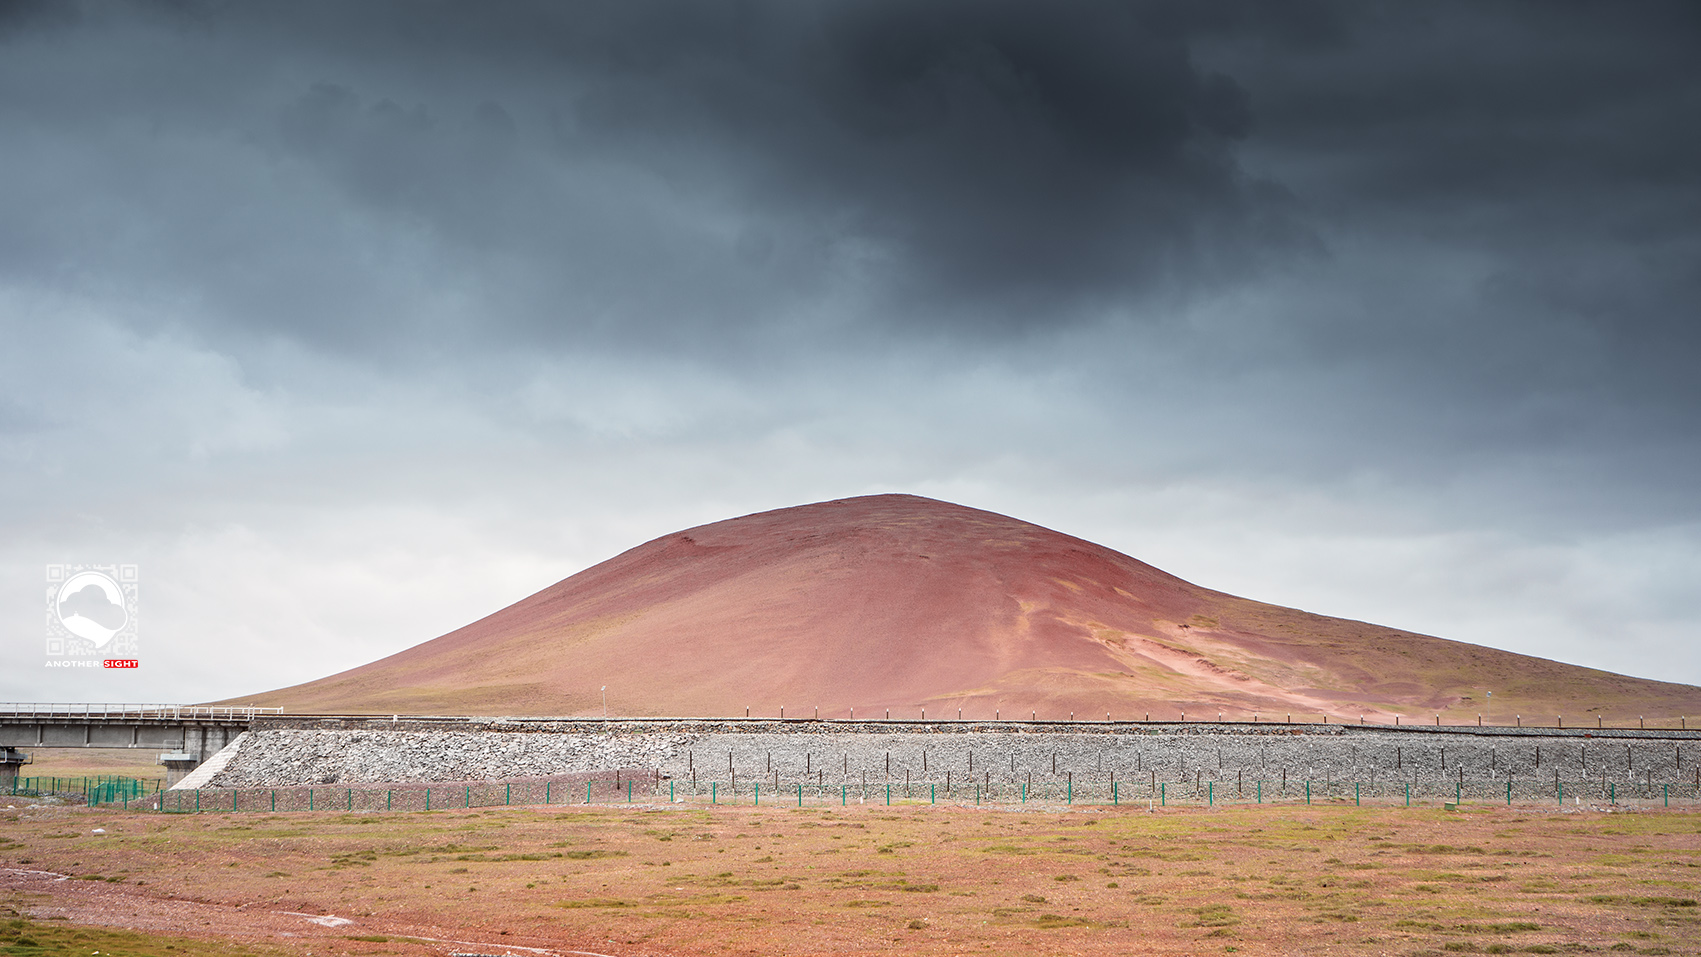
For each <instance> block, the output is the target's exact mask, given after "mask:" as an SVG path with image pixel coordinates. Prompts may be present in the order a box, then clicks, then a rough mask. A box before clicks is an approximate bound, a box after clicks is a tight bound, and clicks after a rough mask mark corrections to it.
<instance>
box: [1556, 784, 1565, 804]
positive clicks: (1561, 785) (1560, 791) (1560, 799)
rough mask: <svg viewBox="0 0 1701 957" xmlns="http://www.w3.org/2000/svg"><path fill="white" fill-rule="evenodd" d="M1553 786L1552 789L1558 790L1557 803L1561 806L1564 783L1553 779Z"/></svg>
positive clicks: (1563, 795) (1563, 801)
mask: <svg viewBox="0 0 1701 957" xmlns="http://www.w3.org/2000/svg"><path fill="white" fill-rule="evenodd" d="M1553 786H1554V789H1555V790H1557V791H1558V792H1559V803H1560V805H1561V806H1563V805H1564V804H1565V785H1563V784H1561V783H1559V782H1558V781H1555V782H1553Z"/></svg>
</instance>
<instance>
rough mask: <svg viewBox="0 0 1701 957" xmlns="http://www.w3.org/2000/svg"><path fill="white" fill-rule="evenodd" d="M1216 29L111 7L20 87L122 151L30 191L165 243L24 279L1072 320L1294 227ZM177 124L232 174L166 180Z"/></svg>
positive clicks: (30, 108)
mask: <svg viewBox="0 0 1701 957" xmlns="http://www.w3.org/2000/svg"><path fill="white" fill-rule="evenodd" d="M1217 26H1218V25H1217V24H1213V23H1211V22H1209V21H1201V20H1199V19H1198V18H1192V17H1188V16H1182V15H1178V14H1176V13H1174V12H1173V11H1172V10H1171V9H1170V8H1169V7H1168V6H1166V5H1161V4H1135V5H1127V4H1109V3H1072V4H1057V5H1046V6H1045V7H1043V8H1041V7H1035V6H1033V5H1027V4H1015V3H989V2H975V3H969V2H953V3H941V4H931V5H918V4H908V3H841V4H826V5H811V6H799V5H794V4H782V3H769V4H756V3H747V4H729V5H720V4H717V5H697V4H684V3H635V4H609V5H603V6H585V5H550V4H535V5H534V4H477V5H473V4H395V5H384V4H358V5H349V4H340V3H337V4H311V3H304V4H289V5H281V6H275V7H264V8H262V7H256V6H255V5H233V6H229V7H226V6H222V5H221V6H214V5H193V4H189V5H168V6H159V7H141V8H125V7H118V8H116V9H114V8H110V7H104V6H103V7H100V8H92V7H91V8H90V9H89V10H87V11H85V15H84V17H83V23H82V26H81V28H80V29H78V30H77V31H76V32H74V33H73V35H72V39H71V40H70V41H69V42H70V44H71V45H72V47H73V48H79V52H81V53H82V54H83V55H81V56H71V57H64V58H61V59H59V60H58V61H57V62H53V61H45V60H44V61H40V62H38V63H36V64H32V66H34V67H35V68H36V72H35V74H34V77H33V78H34V79H35V80H36V81H37V82H36V83H35V84H33V85H32V86H30V87H14V89H13V94H12V95H11V96H10V97H8V99H9V100H10V103H9V104H8V106H9V107H10V109H11V110H13V111H16V113H19V114H22V116H21V117H19V118H20V119H24V120H25V121H26V122H28V123H29V124H30V125H33V126H34V127H35V128H36V129H35V131H36V132H38V133H40V134H41V135H42V136H43V137H44V138H46V139H47V140H48V145H53V144H52V141H53V139H54V138H55V137H57V136H63V137H66V138H71V139H75V140H78V141H80V145H81V146H82V147H84V148H86V149H95V150H103V151H106V152H107V153H108V155H109V157H110V158H111V159H112V160H113V162H112V165H111V166H109V167H107V168H101V163H100V162H99V160H98V159H94V158H91V157H87V156H85V157H83V158H82V161H83V162H84V163H86V164H87V165H88V166H89V167H91V168H90V169H88V170H86V173H87V178H86V179H84V180H82V181H78V182H64V181H61V182H58V183H47V184H40V185H42V186H47V187H50V188H49V189H48V190H45V191H37V192H36V193H35V195H37V196H47V195H51V192H52V189H53V188H56V189H57V190H61V191H70V190H73V189H76V190H77V191H79V192H81V193H83V194H84V195H88V194H89V193H91V192H92V193H97V194H98V193H101V192H116V193H118V194H119V195H118V196H115V197H111V198H110V199H106V200H105V201H103V205H105V206H106V207H107V209H108V210H109V211H110V212H111V214H112V215H115V216H122V217H123V218H124V220H125V224H124V225H125V226H126V227H127V228H126V229H123V230H121V232H120V235H123V234H125V233H134V232H135V229H136V227H135V225H134V224H135V223H136V221H138V220H142V221H149V222H150V225H149V226H148V227H147V229H146V231H147V232H148V233H149V234H150V235H148V236H147V237H146V238H145V240H144V241H141V242H127V243H125V244H124V248H122V249H118V248H114V243H113V241H112V231H111V229H110V227H111V226H112V225H114V224H103V223H98V222H95V223H88V224H87V226H88V228H89V232H86V233H85V232H79V231H78V230H77V229H76V228H75V227H67V226H64V225H60V226H57V227H54V228H48V229H45V230H41V231H38V232H37V233H36V236H37V237H38V240H37V241H36V242H35V243H33V244H32V246H33V254H32V255H30V256H23V255H20V256H19V257H18V258H16V259H14V261H13V264H14V265H16V266H21V267H23V268H27V270H28V271H29V272H30V273H31V274H33V275H38V276H39V275H41V274H42V273H43V272H44V271H52V270H51V269H49V268H44V267H59V268H61V269H62V268H65V267H67V266H69V265H70V264H72V263H78V264H87V265H89V266H91V267H93V271H94V272H95V273H96V274H103V273H104V274H108V275H110V274H113V273H126V272H130V273H139V274H140V275H141V276H144V277H146V278H147V279H149V280H158V281H162V282H165V283H170V282H171V280H172V278H173V275H174V274H179V273H190V272H192V273H195V274H196V278H195V279H194V280H193V281H194V282H195V283H197V284H200V285H203V286H204V288H203V289H202V290H201V292H203V293H205V294H206V295H207V296H208V297H210V298H211V299H212V300H213V301H214V303H215V305H216V306H218V307H221V308H222V310H223V311H226V312H237V311H240V312H242V313H244V314H246V315H248V316H250V317H252V320H253V321H257V322H259V323H261V324H268V325H274V326H275V327H277V328H278V329H279V330H280V331H285V330H291V329H293V328H299V330H300V332H301V334H303V335H305V336H307V337H308V338H309V339H314V340H325V341H328V342H333V343H334V342H337V341H340V340H345V339H354V340H359V339H360V338H361V337H362V336H363V335H369V334H371V333H370V332H368V333H363V332H362V330H371V329H372V328H373V325H372V324H373V317H374V315H375V314H377V313H383V312H391V313H394V312H408V313H412V314H414V315H416V316H420V315H421V314H425V313H429V311H430V310H429V307H428V306H426V305H425V304H423V303H421V302H418V301H406V297H407V296H408V295H409V294H410V293H412V294H414V295H424V297H425V298H427V299H429V298H431V296H430V295H425V294H423V293H421V292H420V291H419V290H418V289H417V288H416V289H412V290H409V289H403V288H386V287H387V286H388V285H389V284H398V285H400V284H404V283H405V284H429V282H430V281H432V280H437V281H442V280H443V278H444V276H445V274H448V275H451V276H452V275H454V274H453V273H451V272H450V271H448V270H443V269H442V267H443V266H444V265H445V263H444V262H441V261H439V262H418V261H414V262H409V261H408V260H407V257H409V256H410V255H418V256H424V257H432V256H437V257H442V259H444V260H451V261H453V262H455V263H456V264H457V265H458V266H459V269H458V272H459V274H460V276H462V277H465V279H466V281H467V282H469V283H470V284H471V285H470V287H469V288H463V289H456V290H453V291H452V292H451V293H450V294H451V295H454V294H460V295H470V296H474V297H477V298H480V299H481V300H484V301H485V302H487V303H488V308H487V309H485V310H484V311H483V314H482V317H481V321H482V322H483V323H484V324H486V325H487V326H495V327H498V328H501V327H503V326H506V327H508V328H510V329H511V330H513V331H514V332H515V334H518V335H522V336H526V337H531V336H535V335H540V334H541V335H546V336H547V335H548V334H549V333H550V332H551V331H552V330H557V331H559V330H561V329H566V330H570V331H571V332H573V333H582V332H592V333H595V332H597V331H599V330H601V331H605V332H606V331H609V330H611V329H618V328H622V327H629V326H632V325H637V326H641V327H644V328H645V329H651V328H654V327H656V326H663V327H670V328H675V329H683V330H689V329H690V328H691V327H693V326H694V325H696V324H699V323H708V324H710V325H711V326H721V325H739V324H744V323H749V322H758V323H760V322H762V321H764V320H771V319H773V318H774V317H775V316H777V315H783V314H785V313H786V312H788V311H795V310H796V309H797V308H798V307H799V306H800V304H801V305H803V306H805V307H806V306H807V305H808V304H810V303H812V302H819V301H821V300H823V299H825V298H828V297H830V296H831V295H832V294H834V293H836V292H842V291H844V290H846V289H849V290H852V291H853V292H854V294H855V295H857V296H860V297H861V298H862V299H863V300H864V302H863V307H864V308H865V310H866V311H867V313H868V314H869V315H879V316H882V317H887V319H886V320H883V321H895V322H898V323H900V324H902V323H906V322H907V323H923V324H928V323H935V324H936V323H945V324H947V325H949V324H953V323H956V322H958V321H961V320H963V319H964V318H965V317H978V322H979V323H980V324H982V325H989V326H1024V325H1030V324H1035V323H1040V324H1043V323H1049V322H1055V321H1059V320H1061V319H1063V318H1065V317H1067V316H1068V315H1070V314H1071V313H1072V312H1074V311H1075V310H1076V309H1078V308H1080V307H1082V306H1086V305H1098V306H1104V307H1109V306H1114V305H1116V304H1117V303H1118V302H1119V301H1121V300H1124V299H1125V298H1126V297H1128V296H1130V295H1139V294H1143V293H1145V292H1149V291H1151V290H1154V289H1159V290H1163V289H1172V288H1175V287H1177V286H1178V285H1179V286H1180V287H1183V288H1184V287H1186V286H1187V285H1188V284H1189V283H1196V282H1200V281H1205V280H1218V279H1223V278H1232V277H1233V276H1235V275H1238V274H1239V273H1240V272H1241V271H1242V270H1243V269H1244V268H1246V267H1247V266H1248V265H1249V264H1250V263H1252V262H1253V261H1255V260H1256V259H1257V258H1258V257H1259V256H1260V255H1261V253H1262V252H1264V251H1266V250H1268V249H1270V248H1271V247H1280V246H1282V245H1283V244H1285V243H1287V242H1289V241H1290V240H1291V239H1292V238H1293V237H1294V236H1295V235H1297V234H1298V232H1299V231H1298V229H1297V227H1296V226H1295V225H1294V223H1293V222H1292V221H1291V219H1290V217H1288V215H1287V213H1286V211H1285V209H1284V201H1283V193H1282V191H1281V189H1280V188H1279V187H1277V186H1275V185H1273V184H1270V183H1260V182H1254V181H1250V180H1248V179H1247V178H1246V177H1245V176H1244V175H1243V174H1242V173H1241V171H1240V170H1239V168H1238V166H1237V164H1236V161H1235V148H1236V144H1237V143H1239V142H1241V141H1242V140H1244V138H1245V137H1246V136H1247V135H1248V133H1249V131H1250V130H1251V129H1252V125H1253V121H1254V117H1253V116H1252V113H1251V110H1250V108H1249V105H1248V95H1247V91H1246V90H1245V89H1243V88H1242V87H1241V86H1240V85H1239V84H1238V83H1236V81H1235V80H1233V79H1231V78H1230V77H1228V76H1225V75H1223V74H1221V73H1215V72H1211V71H1208V70H1203V69H1201V68H1199V67H1198V65H1197V64H1196V63H1195V62H1194V61H1193V59H1192V57H1191V56H1190V54H1189V42H1190V40H1191V39H1192V37H1193V36H1194V35H1195V34H1197V33H1199V32H1201V31H1203V30H1207V29H1215V28H1217ZM43 29H45V28H43ZM14 42H20V43H21V42H22V41H14ZM60 42H65V41H63V40H62V41H60ZM91 71H92V72H91ZM103 141H104V142H103ZM173 141H175V142H177V143H185V142H187V143H188V144H189V145H190V147H191V149H192V151H193V153H194V154H195V157H196V158H197V160H198V161H200V162H206V163H209V164H214V168H210V169H204V170H193V171H185V170H182V169H179V168H176V167H174V166H173V165H172V164H173V161H174V160H176V159H178V158H179V157H177V156H176V155H174V154H175V150H174V149H172V148H171V147H170V146H162V145H161V144H162V142H163V143H168V144H169V143H171V142H173ZM217 154H222V155H217ZM120 157H121V158H120ZM303 164H305V165H303ZM38 172H39V171H38ZM316 177H317V178H318V179H315V178H316ZM188 178H192V179H193V183H192V184H190V183H188V182H184V180H186V179H188ZM149 179H159V180H164V181H165V183H164V184H163V185H164V186H165V188H164V189H163V190H161V191H157V192H154V193H153V194H152V195H150V194H149V189H150V187H158V186H160V185H161V184H159V183H148V182H146V181H147V180H149ZM127 180H128V182H127ZM138 181H140V182H138ZM173 186H177V187H179V188H177V189H173V188H172V187H173ZM267 189H269V190H274V191H275V192H274V193H273V194H272V195H271V196H267V195H254V193H255V191H258V190H267ZM326 189H328V190H330V191H331V192H329V193H320V194H319V195H313V193H314V191H315V190H326ZM161 192H163V193H164V194H165V195H164V196H161V195H160V193H161ZM174 192H175V193H179V194H181V195H177V196H172V195H171V194H172V193H174ZM291 192H294V193H295V195H291ZM167 197H169V198H170V199H173V200H183V201H185V202H187V203H188V204H190V205H188V206H178V207H168V206H166V205H165V203H164V202H163V200H164V199H165V198H167ZM112 199H116V200H117V201H118V202H116V203H114V202H112V201H111V200H112ZM49 203H50V201H45V200H44V201H43V202H42V204H41V205H40V206H38V207H37V208H36V209H33V210H28V209H26V210H14V211H15V212H25V213H29V214H32V218H35V219H37V220H46V219H50V218H52V214H51V213H49V212H48V211H47V209H46V208H45V207H46V206H48V205H49ZM304 203H305V204H306V205H305V206H304V205H303V204H304ZM195 204H200V208H195ZM339 204H353V205H352V207H350V206H341V205H339ZM126 207H127V208H126ZM98 216H99V213H98V212H97V213H95V214H94V218H97V219H98ZM19 221H27V220H19ZM363 227H370V228H372V229H374V230H376V231H377V232H378V233H380V235H362V233H361V231H362V228H363ZM91 233H92V234H93V235H91ZM127 238H128V237H127ZM43 240H45V241H43ZM410 240H411V241H417V242H418V243H420V244H421V245H420V246H419V247H418V248H414V247H410V246H409V245H408V242H409V241H410ZM44 259H45V260H47V261H46V262H44V261H43V260H44ZM91 259H92V260H93V262H90V260H91ZM397 259H400V260H402V261H400V262H397V261H396V260H397ZM209 262H211V263H220V264H225V265H226V266H227V267H228V268H223V269H217V270H207V269H204V268H203V267H204V266H205V265H206V264H207V263H209ZM374 265H376V266H377V267H378V268H377V269H376V270H374V269H373V268H372V267H373V266H374ZM410 267H411V268H413V269H415V270H418V271H420V272H424V273H426V274H427V275H426V276H424V277H420V276H417V275H414V276H407V275H401V274H403V273H405V272H406V270H408V269H409V268H410ZM433 273H436V275H432V274H433ZM127 278H128V277H127ZM398 299H401V300H402V301H398ZM386 303H389V304H390V308H388V309H386V308H385V304H386ZM238 305H239V306H240V309H238ZM403 324H404V325H408V324H409V323H405V322H404V323H403ZM413 326H414V328H416V329H421V330H424V331H429V330H431V325H430V323H429V321H427V320H425V319H423V318H416V319H415V320H414V321H413ZM642 334H643V335H645V336H649V335H650V333H649V332H643V333H642ZM376 338H378V339H380V340H381V339H382V337H381V336H377V337H376ZM372 344H373V343H371V342H368V343H367V346H371V345H372Z"/></svg>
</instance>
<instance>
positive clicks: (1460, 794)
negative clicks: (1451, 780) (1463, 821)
mask: <svg viewBox="0 0 1701 957" xmlns="http://www.w3.org/2000/svg"><path fill="white" fill-rule="evenodd" d="M1453 803H1454V804H1463V803H1465V784H1464V782H1463V781H1461V782H1459V783H1458V784H1455V785H1453Z"/></svg>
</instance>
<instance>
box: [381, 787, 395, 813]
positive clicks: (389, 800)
mask: <svg viewBox="0 0 1701 957" xmlns="http://www.w3.org/2000/svg"><path fill="white" fill-rule="evenodd" d="M395 806H396V792H394V791H385V792H384V810H386V811H389V810H392V809H394V808H395Z"/></svg>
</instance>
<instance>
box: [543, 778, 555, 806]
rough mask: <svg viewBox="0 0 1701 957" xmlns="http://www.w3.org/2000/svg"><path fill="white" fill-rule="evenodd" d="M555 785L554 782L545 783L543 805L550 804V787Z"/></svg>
mask: <svg viewBox="0 0 1701 957" xmlns="http://www.w3.org/2000/svg"><path fill="white" fill-rule="evenodd" d="M553 783H555V782H553V781H545V782H543V803H545V804H548V803H549V786H550V785H551V784H553Z"/></svg>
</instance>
